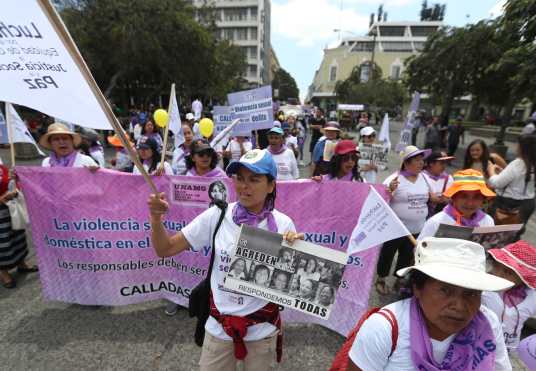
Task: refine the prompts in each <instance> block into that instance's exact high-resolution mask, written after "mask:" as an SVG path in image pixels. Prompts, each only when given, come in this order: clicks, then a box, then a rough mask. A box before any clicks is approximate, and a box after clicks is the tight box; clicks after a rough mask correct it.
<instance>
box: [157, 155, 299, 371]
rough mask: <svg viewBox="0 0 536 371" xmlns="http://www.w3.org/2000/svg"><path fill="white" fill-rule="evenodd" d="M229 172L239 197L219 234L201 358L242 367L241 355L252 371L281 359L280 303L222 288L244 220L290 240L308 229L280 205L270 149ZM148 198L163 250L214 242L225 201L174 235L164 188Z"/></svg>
mask: <svg viewBox="0 0 536 371" xmlns="http://www.w3.org/2000/svg"><path fill="white" fill-rule="evenodd" d="M227 174H228V175H229V176H232V177H233V181H234V184H235V189H236V194H237V198H238V202H235V203H231V204H229V206H228V208H227V210H226V211H225V214H224V218H223V221H222V223H221V226H220V227H219V229H218V230H217V233H216V234H215V239H214V240H215V246H214V251H215V254H216V255H215V260H214V261H215V263H214V269H213V270H212V274H211V277H210V286H211V300H210V301H211V310H210V317H209V319H208V321H207V322H206V326H205V338H204V341H203V348H202V351H201V359H200V361H199V364H200V366H201V370H202V371H209V370H210V371H212V370H236V365H237V360H243V362H244V369H245V370H246V371H251V370H255V371H262V370H268V369H270V364H271V362H272V361H273V359H274V358H275V356H276V354H277V359H278V361H279V360H280V356H281V343H280V341H281V337H280V336H281V319H280V317H279V307H278V306H277V305H275V304H273V303H269V302H267V301H265V300H262V299H258V298H255V297H252V296H249V295H242V294H239V293H236V292H233V291H229V290H224V289H222V286H223V281H224V278H225V275H226V273H225V272H226V271H228V269H229V266H228V265H229V263H228V262H227V259H226V257H228V256H229V254H230V253H231V250H232V246H233V245H234V242H235V240H236V236H237V235H238V233H239V228H240V225H241V224H246V225H250V226H254V227H257V228H261V229H265V230H269V231H272V232H277V233H281V234H283V235H284V238H285V240H287V241H288V242H289V243H292V242H293V241H294V240H295V239H297V238H300V239H303V235H302V234H297V233H296V232H295V227H294V223H293V222H292V220H291V219H290V218H289V217H288V216H286V215H284V214H282V213H281V212H279V211H277V210H276V209H275V208H274V203H275V197H276V181H275V180H276V178H277V167H276V164H275V162H274V160H273V159H272V156H271V155H270V153H269V152H268V151H266V150H257V149H256V150H252V151H249V152H247V153H246V154H245V155H244V156H242V158H241V159H240V161H237V162H233V163H231V164H230V165H229V167H228V168H227ZM148 204H149V210H150V213H151V226H152V243H153V246H154V249H155V251H156V253H157V255H158V256H160V257H169V256H174V255H177V254H179V253H181V252H183V251H185V250H188V249H195V250H197V249H199V248H202V247H203V246H210V245H211V244H212V235H213V233H214V232H215V229H216V225H217V224H218V220H219V218H220V215H221V213H222V211H221V210H220V208H219V207H217V206H213V207H211V208H209V209H208V210H205V211H204V212H203V213H201V214H200V215H199V216H197V217H196V218H195V219H194V220H193V221H192V222H191V223H190V224H188V225H187V226H186V227H184V228H183V229H182V230H181V231H180V232H178V233H177V234H175V235H173V236H169V235H168V234H167V232H166V230H165V228H164V225H163V224H162V217H163V215H164V214H166V212H167V211H168V209H169V204H168V202H167V201H166V200H165V199H164V194H163V193H161V194H159V195H151V196H150V199H149V201H148ZM216 262H217V263H216ZM276 343H277V346H276ZM276 349H277V352H276Z"/></svg>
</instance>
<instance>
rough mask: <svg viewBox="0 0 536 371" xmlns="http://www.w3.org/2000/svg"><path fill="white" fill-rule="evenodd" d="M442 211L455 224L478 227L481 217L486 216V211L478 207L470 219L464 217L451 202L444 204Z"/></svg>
mask: <svg viewBox="0 0 536 371" xmlns="http://www.w3.org/2000/svg"><path fill="white" fill-rule="evenodd" d="M443 211H444V212H445V213H446V214H447V215H448V216H450V217H451V218H452V219H454V220H455V221H456V224H457V225H461V226H463V227H478V226H479V225H480V222H481V221H482V219H484V218H485V217H486V213H485V212H483V211H482V210H480V209H478V210H477V212H476V213H474V214H473V216H472V217H471V218H470V219H467V218H465V217H464V216H463V215H462V213H460V212H459V211H458V210H456V208H455V207H454V206H453V205H452V204H448V205H447V206H445V208H444V209H443Z"/></svg>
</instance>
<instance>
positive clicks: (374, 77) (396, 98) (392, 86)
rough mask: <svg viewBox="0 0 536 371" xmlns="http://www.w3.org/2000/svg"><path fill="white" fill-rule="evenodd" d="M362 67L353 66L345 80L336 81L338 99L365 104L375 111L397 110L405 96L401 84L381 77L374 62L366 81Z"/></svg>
mask: <svg viewBox="0 0 536 371" xmlns="http://www.w3.org/2000/svg"><path fill="white" fill-rule="evenodd" d="M362 68H365V66H363V65H360V66H356V67H354V69H353V70H352V72H351V73H350V76H349V77H348V78H347V79H346V80H343V81H337V83H336V85H335V93H336V94H337V97H338V100H339V101H340V102H345V103H349V104H367V105H369V106H371V107H372V108H373V110H376V111H393V110H395V111H397V110H398V109H399V108H400V107H401V106H402V104H403V102H404V96H405V91H404V88H403V87H402V86H401V84H400V83H399V82H396V81H393V80H389V79H383V78H382V70H381V68H380V66H378V65H377V64H374V68H373V69H372V73H371V76H370V78H369V79H368V81H362V74H361V72H362ZM366 68H370V66H366Z"/></svg>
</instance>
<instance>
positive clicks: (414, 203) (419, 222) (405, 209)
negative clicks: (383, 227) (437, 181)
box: [383, 172, 430, 234]
mask: <svg viewBox="0 0 536 371" xmlns="http://www.w3.org/2000/svg"><path fill="white" fill-rule="evenodd" d="M396 176H398V182H399V183H400V184H399V185H398V188H397V189H396V190H395V192H394V193H393V197H392V198H391V202H390V204H389V205H390V206H391V208H392V209H393V211H394V212H395V214H396V215H397V216H398V217H399V218H400V220H402V222H403V223H404V225H405V226H406V228H408V230H409V231H410V232H411V233H413V234H416V233H419V232H420V231H421V229H422V226H423V225H424V222H425V220H426V217H427V216H428V204H427V202H428V198H429V197H430V195H429V192H430V188H429V187H428V185H427V184H426V181H425V180H424V178H423V176H422V173H419V175H418V176H417V180H416V181H415V183H412V182H410V181H409V180H407V178H406V177H405V176H402V175H399V174H398V172H396V173H394V174H391V175H389V176H388V177H387V179H385V181H384V182H383V184H385V185H386V186H389V183H391V180H393V179H394V178H395V177H396Z"/></svg>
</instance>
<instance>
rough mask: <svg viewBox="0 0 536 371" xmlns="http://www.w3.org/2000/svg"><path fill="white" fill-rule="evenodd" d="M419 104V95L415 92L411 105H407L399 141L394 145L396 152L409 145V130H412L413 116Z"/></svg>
mask: <svg viewBox="0 0 536 371" xmlns="http://www.w3.org/2000/svg"><path fill="white" fill-rule="evenodd" d="M420 102H421V94H420V93H419V92H415V93H414V94H413V98H412V100H411V104H410V105H409V109H408V115H407V117H406V122H405V123H404V127H403V128H402V131H401V132H400V140H399V142H398V144H397V145H396V149H395V150H396V151H397V152H400V151H403V150H404V148H406V147H407V146H409V145H410V141H411V129H413V126H414V125H415V116H416V115H417V110H418V109H419V104H420Z"/></svg>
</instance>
